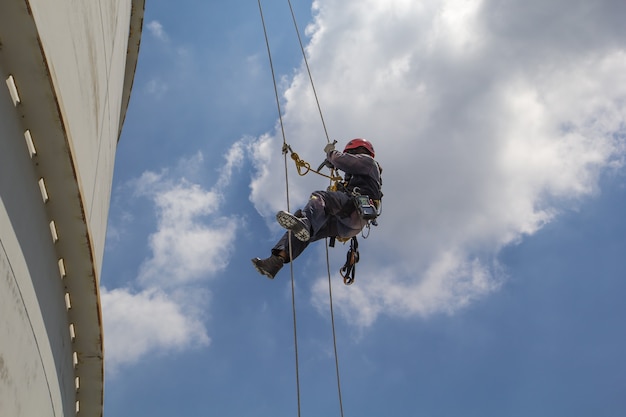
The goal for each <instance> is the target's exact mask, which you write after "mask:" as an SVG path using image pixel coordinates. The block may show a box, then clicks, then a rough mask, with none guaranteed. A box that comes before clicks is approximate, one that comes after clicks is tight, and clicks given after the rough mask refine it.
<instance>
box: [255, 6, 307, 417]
mask: <svg viewBox="0 0 626 417" xmlns="http://www.w3.org/2000/svg"><path fill="white" fill-rule="evenodd" d="M258 3H259V13H260V15H261V23H262V24H263V35H264V36H265V45H266V47H267V55H268V57H269V61H270V69H271V71H272V81H273V83H274V96H275V98H276V107H277V108H278V118H279V120H280V129H281V133H282V137H283V156H284V160H285V192H286V194H287V211H291V209H290V203H289V175H288V172H289V171H288V169H287V152H286V146H287V140H286V137H285V127H284V124H283V116H282V110H281V107H280V99H279V97H278V87H277V86H276V75H275V73H274V63H273V62H272V52H271V50H270V43H269V40H268V38H267V28H266V27H265V18H264V17H263V7H262V6H261V0H258ZM288 233H289V235H288V236H289V259H293V252H292V249H291V247H292V245H291V239H292V238H293V236H292V233H291V231H289V232H288ZM290 269H291V309H292V312H293V343H294V350H295V360H296V393H297V398H298V417H300V409H301V402H300V370H299V366H298V364H299V359H298V333H297V327H298V326H297V320H296V289H295V288H296V286H295V281H294V274H293V262H291V263H290Z"/></svg>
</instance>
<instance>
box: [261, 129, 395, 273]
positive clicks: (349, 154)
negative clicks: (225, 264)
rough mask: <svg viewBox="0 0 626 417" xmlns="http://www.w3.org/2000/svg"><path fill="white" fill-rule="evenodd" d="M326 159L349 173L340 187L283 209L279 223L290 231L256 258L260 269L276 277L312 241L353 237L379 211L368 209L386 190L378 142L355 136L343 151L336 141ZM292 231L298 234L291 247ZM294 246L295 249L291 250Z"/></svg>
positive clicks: (278, 216) (292, 240) (327, 148)
mask: <svg viewBox="0 0 626 417" xmlns="http://www.w3.org/2000/svg"><path fill="white" fill-rule="evenodd" d="M324 152H325V153H326V162H327V163H328V164H330V165H332V166H333V167H334V168H336V169H338V170H341V171H343V172H344V173H345V181H344V182H343V183H342V184H341V186H340V187H339V188H341V189H338V190H337V191H315V192H313V193H312V194H311V197H310V198H309V201H308V203H307V204H306V205H305V206H304V208H302V209H301V210H298V211H296V212H295V214H291V213H288V212H286V211H279V212H278V213H277V214H276V220H277V221H278V223H279V224H280V225H281V226H282V227H284V228H285V229H287V232H286V233H285V234H284V235H283V236H282V238H281V239H280V240H279V241H278V243H276V245H275V246H274V247H273V248H272V250H271V256H270V257H269V258H265V259H259V258H254V259H252V263H253V264H254V267H255V268H256V269H257V271H259V273H261V274H263V275H265V276H267V277H268V278H272V279H273V278H274V277H275V276H276V274H277V273H278V271H280V269H281V268H282V267H283V264H285V263H288V262H289V261H290V260H291V259H290V257H289V253H290V252H291V255H292V257H293V259H296V258H297V257H298V256H299V255H300V254H301V253H302V252H303V251H304V249H306V247H307V246H308V245H309V243H310V242H314V241H316V240H320V239H324V238H327V237H338V238H340V239H349V238H351V237H353V236H356V235H358V234H359V233H360V232H361V230H363V228H364V227H365V226H366V225H368V222H370V221H372V220H373V219H375V217H376V215H377V212H376V211H374V213H371V212H368V204H367V203H368V202H369V203H370V204H369V205H370V209H371V206H374V207H375V209H377V208H378V206H379V205H380V200H381V198H382V196H383V194H382V180H381V173H382V168H381V167H380V165H379V164H378V162H376V161H375V160H374V156H375V153H374V146H373V145H372V144H371V143H370V142H369V141H367V140H365V139H360V138H357V139H352V140H351V141H349V142H348V143H347V144H346V147H345V149H344V151H343V152H340V151H337V150H335V146H334V143H329V144H328V145H326V146H325V147H324ZM289 231H291V233H292V234H293V236H295V239H294V238H292V239H291V248H289V243H290V242H289V240H290V239H289ZM290 249H291V250H290Z"/></svg>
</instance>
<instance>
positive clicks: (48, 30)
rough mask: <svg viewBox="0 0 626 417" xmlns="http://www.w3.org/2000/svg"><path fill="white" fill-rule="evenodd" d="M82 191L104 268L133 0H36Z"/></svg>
mask: <svg viewBox="0 0 626 417" xmlns="http://www.w3.org/2000/svg"><path fill="white" fill-rule="evenodd" d="M29 3H30V8H31V11H32V14H33V18H34V20H35V23H36V25H37V31H38V33H39V37H40V40H41V44H42V49H43V51H44V54H45V56H46V60H47V63H48V69H49V71H50V77H51V79H52V83H53V85H54V89H55V91H56V95H57V101H58V105H59V108H60V113H61V115H62V118H63V121H64V124H65V129H66V135H67V139H68V141H69V146H70V149H71V152H72V159H73V160H74V164H75V168H76V176H77V179H78V182H79V188H80V191H81V195H82V196H83V209H84V211H85V216H86V220H87V224H88V227H89V232H90V238H91V244H92V245H93V254H94V261H95V270H96V273H97V275H99V271H100V267H101V265H102V256H103V253H104V242H105V234H106V223H107V217H108V209H109V200H110V194H111V181H112V177H113V168H114V157H115V150H116V145H117V139H118V133H119V128H120V113H121V111H120V110H121V105H122V101H123V100H122V95H123V93H124V92H123V87H124V76H125V70H126V53H127V49H128V37H129V27H130V14H131V13H130V11H131V0H108V1H101V0H83V1H72V0H56V1H50V0H30V1H29Z"/></svg>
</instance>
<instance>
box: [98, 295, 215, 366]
mask: <svg viewBox="0 0 626 417" xmlns="http://www.w3.org/2000/svg"><path fill="white" fill-rule="evenodd" d="M100 297H101V300H102V309H103V311H105V320H104V334H105V346H106V359H107V360H106V366H107V369H109V370H110V371H111V372H112V373H113V374H115V373H116V372H117V371H118V370H119V368H120V367H121V366H124V365H128V364H131V363H135V362H137V361H138V360H140V359H141V358H142V357H143V356H144V355H145V354H147V353H148V352H153V353H154V352H155V351H156V352H167V351H180V350H182V349H185V348H188V347H189V346H206V345H208V344H209V343H210V338H209V336H208V335H207V331H206V329H205V327H204V324H203V322H202V320H201V318H200V317H198V316H196V315H189V312H186V311H184V309H183V307H182V305H180V304H178V303H177V302H176V300H173V299H172V298H171V297H170V296H169V295H168V294H166V293H164V292H162V291H161V290H159V289H156V288H151V289H147V290H144V291H141V292H139V293H133V292H132V291H130V290H128V289H113V290H107V289H106V288H103V289H102V291H101V293H100Z"/></svg>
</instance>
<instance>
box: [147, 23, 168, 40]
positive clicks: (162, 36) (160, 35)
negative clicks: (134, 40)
mask: <svg viewBox="0 0 626 417" xmlns="http://www.w3.org/2000/svg"><path fill="white" fill-rule="evenodd" d="M146 27H147V28H148V30H149V31H150V33H151V34H152V36H154V37H155V38H157V39H159V40H161V41H168V40H169V37H168V36H167V34H166V33H165V30H164V29H163V25H162V24H161V22H159V21H157V20H152V21H150V22H149V23H148V24H147V25H146Z"/></svg>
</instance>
